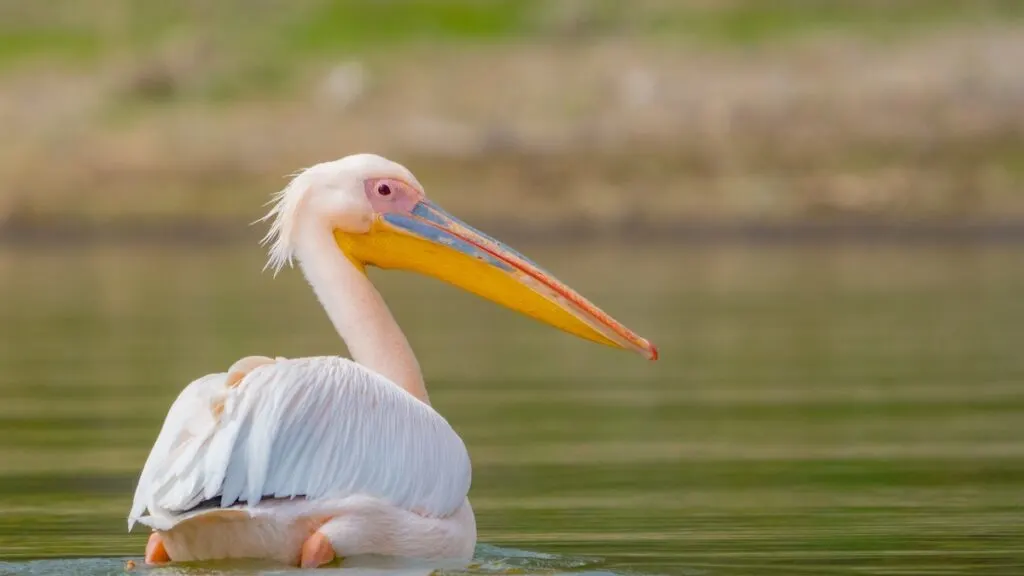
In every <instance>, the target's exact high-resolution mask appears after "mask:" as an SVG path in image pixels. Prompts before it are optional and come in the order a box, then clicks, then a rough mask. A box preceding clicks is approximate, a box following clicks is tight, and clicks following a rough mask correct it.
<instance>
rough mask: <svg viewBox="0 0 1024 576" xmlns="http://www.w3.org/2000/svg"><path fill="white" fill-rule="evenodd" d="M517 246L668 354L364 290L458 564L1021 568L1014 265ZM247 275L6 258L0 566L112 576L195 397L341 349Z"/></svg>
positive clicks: (29, 252)
mask: <svg viewBox="0 0 1024 576" xmlns="http://www.w3.org/2000/svg"><path fill="white" fill-rule="evenodd" d="M517 247H519V248H521V249H522V251H523V252H525V253H527V254H529V255H530V256H532V257H534V258H535V259H536V260H538V261H539V262H541V263H542V264H543V265H544V266H545V267H547V268H548V269H549V270H551V271H552V272H555V273H556V274H557V275H558V276H560V277H561V278H562V279H563V280H565V281H567V282H568V283H569V284H570V285H573V286H575V287H576V288H577V289H579V290H580V291H581V292H583V293H584V294H586V295H587V296H590V297H591V298H592V299H593V300H594V301H596V302H597V303H598V304H599V305H601V306H603V307H604V308H605V309H606V310H607V311H608V312H610V313H612V314H613V315H615V316H616V317H617V318H619V319H620V320H622V321H623V322H624V323H626V324H627V325H629V326H630V327H632V328H634V329H635V330H636V331H638V332H639V333H640V334H642V335H644V336H646V337H648V338H650V339H651V340H652V341H654V342H655V343H657V344H658V345H659V347H660V350H661V354H662V359H661V360H660V361H659V362H656V363H650V362H646V361H644V360H643V359H641V358H640V357H639V356H634V355H631V354H629V353H626V352H622V351H616V350H612V349H608V348H604V347H601V346H598V345H595V344H591V343H587V342H582V341H578V340H576V339H573V338H571V337H569V336H566V335H563V334H561V333H558V332H555V331H553V330H550V329H547V328H546V327H543V326H541V325H538V324H536V323H534V322H533V321H531V320H528V319H525V318H521V317H518V316H515V315H513V314H512V313H510V312H507V311H505V310H503V309H499V308H497V307H495V306H493V305H491V304H490V303H487V302H484V301H481V300H479V299H477V298H475V297H473V296H470V295H466V294H464V293H461V292H458V291H456V290H455V289H454V288H450V287H448V286H446V285H443V284H440V283H437V282H435V281H432V280H428V279H421V278H418V277H414V276H411V275H408V274H403V273H397V272H390V273H384V272H381V273H374V274H373V278H374V279H375V280H376V281H378V283H379V285H380V287H381V290H382V291H383V293H384V294H385V297H386V298H387V299H388V301H389V303H391V305H392V307H393V309H394V311H395V313H396V316H397V317H398V320H399V321H400V323H401V324H402V326H403V327H404V328H405V329H406V331H407V333H408V334H409V337H410V339H411V341H412V344H413V346H414V348H415V349H416V350H417V352H418V354H419V356H420V359H421V362H422V365H423V368H424V371H425V372H426V375H427V379H428V383H429V385H430V387H431V396H432V399H433V401H434V404H435V406H436V407H437V409H438V410H439V411H440V412H442V413H443V414H444V415H445V416H446V417H448V419H449V420H450V421H451V423H452V424H453V426H454V427H455V428H456V430H458V432H459V433H460V434H461V435H462V437H463V438H464V439H465V441H466V443H467V445H468V447H469V449H470V453H471V455H472V457H473V460H474V479H473V489H472V494H471V498H472V501H473V504H474V508H475V510H476V513H477V519H478V524H479V536H480V542H481V548H480V550H479V554H478V555H479V557H480V558H479V561H480V562H481V564H482V565H481V566H480V567H477V568H474V570H475V571H482V572H486V571H489V570H490V571H498V572H502V571H505V572H508V571H511V572H519V573H522V572H551V571H588V572H591V573H601V572H604V573H607V572H614V573H618V574H623V573H642V574H687V575H690V574H693V575H739V574H744V575H755V576H757V575H766V574H942V575H948V574H1020V573H1024V514H1022V509H1021V505H1022V504H1024V500H1022V496H1024V354H1021V342H1022V340H1024V299H1022V295H1024V266H1022V264H1024V250H1022V249H1020V248H1015V247H1002V248H996V247H990V248H980V247H977V248H953V247H949V246H946V247H941V248H938V247H935V248H928V247H913V248H883V247H870V248H868V247H859V248H858V247H816V248H812V247H775V248H743V247H715V248H696V247H681V246H631V247H614V246H595V245H577V246H563V247H545V246H536V245H534V246H531V245H530V244H529V243H526V244H522V243H521V244H520V245H519V246H517ZM261 266H262V256H261V254H260V251H259V249H258V248H256V247H254V246H250V245H245V246H234V247H212V248H211V247H205V246H178V247H156V246H141V245H140V246H135V247H123V248H119V247H112V246H101V247H92V248H68V247H49V248H45V247H36V248H29V247H6V248H0V574H8V573H15V574H29V573H31V574H49V573H53V574H110V573H114V574H117V573H121V571H122V566H123V564H124V559H125V558H135V559H138V558H139V556H140V555H141V553H142V550H143V547H144V543H145V537H146V535H145V534H142V533H139V534H128V533H127V532H126V523H125V516H126V514H127V511H128V507H129V504H130V502H131V496H132V490H133V488H134V481H135V478H136V474H137V471H138V470H139V468H140V467H141V465H142V463H143V461H144V459H145V456H146V454H147V452H148V449H149V447H150V445H151V443H152V441H153V440H154V438H155V435H156V432H157V430H158V428H159V426H160V424H161V421H162V418H163V416H164V414H165V411H166V409H167V408H168V406H169V405H170V402H171V400H172V399H173V398H174V397H175V395H176V394H177V393H178V391H179V390H180V389H181V388H182V387H183V386H184V385H185V384H186V383H187V382H189V381H190V380H192V379H193V378H195V377H197V376H199V375H201V374H205V373H207V372H212V371H221V370H223V369H225V368H226V367H227V366H228V365H230V364H231V363H232V362H234V361H235V360H236V359H237V358H239V357H241V356H245V355H250V354H267V355H283V356H300V355H317V354H331V353H343V352H344V349H343V348H342V347H341V345H340V343H339V341H338V339H337V337H336V336H335V335H334V334H333V333H332V329H331V327H330V325H329V323H328V322H327V320H326V319H325V318H324V317H323V314H322V312H321V311H320V309H319V307H318V305H317V303H316V302H315V299H314V298H313V296H312V294H311V293H310V292H309V290H308V288H307V287H306V286H305V284H304V282H303V280H302V278H301V277H300V275H299V274H298V273H297V272H294V271H286V272H285V273H283V274H282V275H281V276H279V277H278V278H277V279H272V278H271V276H270V275H269V274H261V273H260V268H261ZM270 568H272V567H266V566H261V567H254V566H235V567H232V566H230V565H229V566H226V567H225V566H216V567H206V568H203V567H199V568H190V569H186V570H184V572H185V573H209V572H210V571H215V570H221V569H223V570H228V571H230V570H236V571H238V572H247V571H248V572H253V571H258V570H267V569H270ZM175 570H177V569H175ZM137 571H138V570H137ZM171 572H175V571H174V570H172V571H170V572H169V571H168V570H158V571H155V572H154V573H171ZM421 572H422V571H421ZM175 573H181V572H180V571H178V572H175Z"/></svg>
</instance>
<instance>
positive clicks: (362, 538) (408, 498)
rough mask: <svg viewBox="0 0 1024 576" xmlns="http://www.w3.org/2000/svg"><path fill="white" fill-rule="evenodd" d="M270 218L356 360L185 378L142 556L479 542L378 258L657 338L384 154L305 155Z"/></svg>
mask: <svg viewBox="0 0 1024 576" xmlns="http://www.w3.org/2000/svg"><path fill="white" fill-rule="evenodd" d="M273 204H274V205H273V208H272V209H271V210H270V212H269V213H268V214H267V216H266V217H265V218H264V220H268V221H270V222H271V227H270V231H269V232H268V234H267V236H266V237H265V238H264V244H266V245H269V252H270V255H269V260H268V263H267V265H268V267H270V268H272V269H273V270H274V273H275V275H276V273H277V272H278V271H280V270H281V269H282V268H283V267H285V266H286V265H290V264H292V263H293V262H294V261H298V264H299V267H300V268H301V269H302V271H303V273H304V275H305V277H306V279H307V280H308V282H309V284H310V286H311V287H312V288H313V291H314V292H315V294H316V296H317V298H318V299H319V301H320V303H321V304H322V305H323V307H324V309H325V311H326V312H327V315H328V317H329V318H330V320H331V322H332V323H333V325H334V327H335V328H336V329H337V331H338V333H339V335H340V336H341V338H342V339H343V340H344V341H345V343H346V345H347V347H348V349H349V352H350V353H351V355H352V359H347V358H342V357H338V356H327V357H314V358H299V359H286V358H280V357H278V358H271V357H264V356H250V357H247V358H242V359H241V360H238V361H237V362H235V364H234V365H232V366H230V367H229V368H228V369H227V370H226V371H224V372H219V373H214V374H209V375H206V376H203V377H201V378H199V379H198V380H195V381H194V382H192V383H191V384H189V385H188V386H187V387H186V388H185V389H184V390H183V391H182V392H181V394H180V395H179V396H178V398H177V399H176V400H175V401H174V403H173V404H172V405H171V408H170V410H169V411H168V414H167V417H166V419H165V421H164V424H163V427H162V429H161V430H160V433H159V435H158V437H157V439H156V442H155V444H154V446H153V448H152V451H151V452H150V454H149V457H148V459H147V460H146V463H145V465H144V467H143V469H142V473H141V475H140V477H139V482H138V486H137V488H136V491H135V498H134V501H133V503H132V508H131V511H130V513H129V515H128V528H129V530H131V529H132V527H133V526H134V525H135V524H136V523H138V524H143V525H145V526H148V527H149V528H150V529H151V530H152V533H151V535H150V538H149V543H148V545H147V547H146V562H148V563H151V564H156V563H163V562H171V561H193V560H211V559H225V558H262V559H272V560H276V561H279V562H282V563H286V564H291V565H298V566H301V567H318V566H321V565H324V564H327V563H329V562H332V561H334V560H335V559H338V558H342V557H346V556H357V555H364V554H374V555H384V556H398V557H408V558H424V559H438V558H446V559H469V558H471V557H472V555H473V551H474V548H475V545H476V521H475V518H474V515H473V509H472V507H471V506H470V503H469V499H468V493H469V488H470V482H471V476H472V470H471V465H470V458H469V454H468V452H467V450H466V446H465V445H464V443H463V442H462V439H461V438H460V437H459V435H458V434H457V433H456V432H455V431H454V430H453V429H452V427H451V425H449V423H448V422H447V421H446V420H445V419H444V417H442V416H441V415H440V414H439V413H438V412H436V411H435V410H434V409H433V407H432V406H431V405H430V399H429V396H428V395H427V389H426V386H425V384H424V381H423V376H422V374H421V372H420V368H419V364H418V362H417V360H416V357H415V355H414V354H413V352H412V350H411V348H410V346H409V342H408V341H407V340H406V338H405V336H404V335H403V334H402V331H401V330H400V329H399V327H398V325H397V324H396V322H395V320H394V318H393V316H392V315H391V313H390V311H389V310H388V307H387V305H386V304H385V303H384V300H383V299H382V298H381V296H380V293H379V292H377V290H376V289H375V288H374V287H373V284H372V283H371V282H370V280H369V278H368V277H367V275H366V270H365V269H366V266H371V265H372V266H377V267H380V268H393V269H405V270H411V271H416V272H420V273H422V274H426V275H430V276H433V277H436V278H439V279H442V280H444V281H447V282H450V283H452V284H454V285H456V286H459V287H461V288H463V289H465V290H467V291H469V292H472V293H475V294H477V295H479V296H482V297H485V298H488V299H490V300H493V301H495V302H497V303H499V304H502V305H504V306H507V307H509V308H511V309H513V310H516V311H519V312H521V313H523V314H526V315H528V316H531V317H533V318H535V319H537V320H540V321H542V322H545V323H547V324H550V325H552V326H554V327H557V328H559V329H562V330H564V331H566V332H569V333H571V334H574V335H576V336H579V337H582V338H585V339H588V340H592V341H594V342H598V343H601V344H606V345H609V346H614V347H618V348H624V349H629V350H633V351H636V352H638V353H640V354H642V355H643V356H645V357H647V358H648V359H652V360H653V359H656V358H657V350H656V349H655V348H654V346H652V345H651V344H650V343H649V342H648V341H647V340H644V339H643V338H640V337H639V336H637V335H636V334H635V333H633V332H632V331H630V330H629V329H627V328H626V327H625V326H623V325H622V324H620V323H618V322H617V321H615V320H614V319H612V318H611V317H610V316H608V315H607V314H605V313H604V312H602V311H601V310H599V309H598V308H597V307H596V306H594V305H593V304H591V303H590V302H588V301H587V300H586V299H584V298H583V297H582V296H580V295H579V294H577V293H576V292H574V291H573V290H572V289H570V288H569V287H567V286H565V285H564V284H562V283H561V282H559V281H558V280H556V279H555V278H554V277H552V276H551V275H550V274H548V273H547V272H545V271H543V270H542V269H541V268H540V267H539V266H537V265H536V264H534V263H533V262H532V261H530V260H529V259H527V258H526V257H525V256H522V255H521V254H519V253H518V252H515V251H513V250H512V249H510V248H508V247H507V246H505V245H504V244H502V243H501V242H499V241H497V240H495V239H493V238H491V237H489V236H487V235H485V234H483V233H482V232H479V231H477V230H475V229H473V228H471V227H469V226H468V225H466V224H464V223H462V222H461V221H459V220H458V219H456V218H455V217H453V216H451V215H450V214H448V213H447V212H445V211H443V210H442V209H441V208H439V207H438V206H437V205H436V204H434V203H433V202H431V201H430V200H428V199H427V197H426V195H425V193H424V191H423V187H422V186H421V185H420V184H419V182H417V180H416V178H415V177H414V176H413V175H412V173H410V172H409V170H407V169H406V168H405V167H403V166H401V165H399V164H397V163H395V162H392V161H390V160H387V159H385V158H382V157H380V156H376V155H373V154H357V155H353V156H347V157H345V158H342V159H340V160H336V161H333V162H325V163H322V164H318V165H316V166H313V167H311V168H308V169H306V170H304V171H302V172H301V173H299V174H298V175H297V176H295V177H294V178H293V179H292V181H291V182H290V183H289V184H288V185H287V186H286V187H285V188H284V189H283V190H282V191H281V192H279V193H278V194H277V195H276V196H275V198H274V200H273Z"/></svg>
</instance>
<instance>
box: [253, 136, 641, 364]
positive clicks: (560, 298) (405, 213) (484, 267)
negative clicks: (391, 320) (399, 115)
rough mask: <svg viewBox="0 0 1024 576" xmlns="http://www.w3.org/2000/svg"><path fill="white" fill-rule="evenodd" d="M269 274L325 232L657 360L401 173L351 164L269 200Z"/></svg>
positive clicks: (372, 161) (360, 251)
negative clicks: (303, 233)
mask: <svg viewBox="0 0 1024 576" xmlns="http://www.w3.org/2000/svg"><path fill="white" fill-rule="evenodd" d="M265 218H266V219H272V220H273V224H272V226H271V229H270V232H269V233H268V234H267V237H266V238H265V239H264V242H266V243H270V244H271V248H270V259H269V261H268V263H267V265H268V266H269V267H271V268H273V269H274V270H275V272H276V271H278V270H280V269H281V268H282V267H283V266H284V265H285V264H290V263H291V261H292V257H293V256H294V255H295V252H296V242H297V237H298V235H299V231H300V230H302V229H306V228H307V227H315V228H316V229H319V230H324V231H330V233H331V234H333V238H334V241H335V243H336V244H337V247H338V249H339V250H341V251H342V252H343V253H344V254H345V256H346V257H347V258H348V260H350V261H351V262H353V263H354V264H355V265H356V266H358V267H359V268H360V269H364V268H365V266H367V265H372V266H377V267H379V268H387V269H402V270H410V271H415V272H419V273H421V274H425V275H428V276H432V277H435V278H438V279H440V280H444V281H446V282H448V283H450V284H453V285H455V286H458V287H460V288H462V289H464V290H467V291H469V292H472V293H474V294H477V295H478V296H481V297H484V298H487V299H489V300H492V301H494V302H496V303H499V304H501V305H503V306H506V307H508V308H511V309H513V310H516V311H518V312H520V313H522V314H525V315H527V316H530V317H533V318H535V319H537V320H540V321H541V322H544V323H547V324H550V325H551V326H554V327H556V328H559V329H561V330H564V331H566V332H569V333H570V334H574V335H576V336H579V337H581V338H585V339H587V340H591V341H594V342H598V343H601V344H605V345H608V346H613V347H616V348H623V349H627V350H633V351H635V352H638V353H640V354H641V355H643V356H644V357H646V358H648V359H650V360H655V359H657V357H658V351H657V349H656V348H655V347H654V346H653V345H652V344H651V343H650V342H648V341H647V340H645V339H643V338H641V337H640V336H638V335H637V334H635V333H634V332H632V331H631V330H629V329H628V328H626V327H625V326H623V325H622V324H620V323H619V322H617V321H616V320H615V319H614V318H612V317H611V316H609V315H608V314H606V313H604V312H603V311H602V310H601V309H599V308H598V307H597V306H594V305H593V304H592V303H590V302H589V301H588V300H587V299H585V298H584V297H583V296H581V295H579V294H578V293H577V292H576V291H574V290H572V289H571V288H569V287H568V286H566V285H565V284H563V283H562V282H560V281H559V280H558V279H556V278H555V277H553V276H552V275H551V274H549V273H547V272H545V271H544V270H543V269H541V268H540V267H539V266H538V265H537V264H535V263H534V262H533V261H531V260H530V259H528V258H526V257H525V256H523V255H522V254H519V253H518V252H516V251H515V250H512V249H511V248H509V247H508V246H506V245H505V244H503V243H501V242H499V241H498V240H495V239H494V238H491V237H490V236H488V235H486V234H484V233H483V232H480V231H478V230H476V229H474V228H472V227H470V226H469V225H467V224H465V223H463V222H461V221H460V220H458V219H457V218H455V217H454V216H452V215H450V214H448V213H447V212H445V211H444V210H442V209H441V208H440V207H439V206H437V205H436V204H435V203H433V202H431V201H430V200H429V199H428V198H427V196H426V194H425V193H424V191H423V187H422V186H421V185H420V183H419V182H418V181H417V180H416V177H415V176H413V174H412V172H410V171H409V170H408V169H406V168H405V167H404V166H402V165H400V164H398V163H395V162H392V161H391V160H388V159H386V158H382V157H381V156H377V155H374V154H355V155H352V156H346V157H344V158H341V159H340V160H335V161H333V162H325V163H322V164H318V165H316V166H313V167H311V168H308V169H306V170H304V171H302V172H301V173H299V174H298V175H296V176H295V178H294V179H293V180H292V181H291V182H290V183H289V184H288V186H287V187H285V189H284V190H282V191H281V192H279V193H278V194H277V195H276V196H275V198H274V207H273V208H272V209H271V211H270V212H269V213H268V214H267V216H266V217H265Z"/></svg>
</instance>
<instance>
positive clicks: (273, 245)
mask: <svg viewBox="0 0 1024 576" xmlns="http://www.w3.org/2000/svg"><path fill="white" fill-rule="evenodd" d="M309 170H310V169H309V168H307V169H304V170H300V171H298V172H296V173H294V174H292V181H291V182H289V183H288V185H287V186H285V187H284V188H283V189H282V190H280V191H279V192H276V193H274V195H273V196H272V197H271V199H270V201H269V202H267V205H269V204H273V207H271V209H270V211H269V212H267V214H266V215H265V216H263V217H262V218H260V219H259V220H257V221H256V222H266V221H267V220H272V222H271V224H270V230H268V231H267V234H266V235H265V236H264V237H263V239H262V240H260V245H262V246H266V245H268V244H269V245H270V249H269V256H268V258H267V264H266V265H265V266H264V267H263V269H264V270H266V269H268V268H270V269H273V271H274V275H275V276H277V273H278V272H280V271H281V269H282V268H284V266H285V265H286V264H287V265H288V266H291V265H292V259H293V257H294V256H295V246H294V242H293V233H294V231H295V230H294V228H295V220H296V217H297V215H298V212H299V207H300V206H301V205H302V200H303V198H305V196H306V192H307V191H308V190H309V182H308V178H304V177H303V176H305V175H306V174H308V173H309ZM254 224H255V222H254Z"/></svg>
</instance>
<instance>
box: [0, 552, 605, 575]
mask: <svg viewBox="0 0 1024 576" xmlns="http://www.w3.org/2000/svg"><path fill="white" fill-rule="evenodd" d="M129 561H131V562H134V563H135V564H136V566H135V567H133V568H131V569H129V568H128V567H127V566H128V563H129ZM601 562H602V561H601V559H599V558H580V557H566V556H556V555H553V554H542V553H538V552H530V551H527V550H516V549H512V548H499V547H497V546H489V545H480V546H478V547H477V552H476V556H475V558H474V559H473V561H472V562H470V563H468V564H466V563H463V562H441V563H436V562H435V563H429V564H425V563H423V562H422V561H411V560H401V559H392V558H352V559H348V560H346V561H345V562H344V565H343V566H341V567H338V568H336V569H333V570H318V571H317V572H316V573H317V574H322V575H330V574H332V573H344V574H346V576H376V575H378V574H380V575H383V574H387V575H389V576H428V575H431V574H433V575H434V576H439V575H440V574H446V575H456V574H464V575H500V574H515V575H517V576H519V575H527V574H545V575H555V574H559V573H564V572H572V573H573V574H581V575H585V576H614V575H615V574H616V573H615V572H611V571H606V570H601V569H600V565H601ZM300 572H303V571H301V570H297V569H282V568H280V567H279V566H277V565H274V564H267V563H263V562H249V561H235V562H215V563H214V562H206V563H196V564H182V565H174V566H160V567H149V566H145V565H143V564H142V559H141V558H135V557H123V558H59V559H44V560H29V561H25V562H0V575H2V576H30V575H31V576H36V575H39V576H42V575H51V574H53V575H68V576H71V575H74V576H108V575H134V574H139V575H142V574H146V575H150V576H179V575H180V576H221V575H223V576H240V575H243V574H245V575H256V574H258V575H261V576H276V575H279V574H294V573H300Z"/></svg>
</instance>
